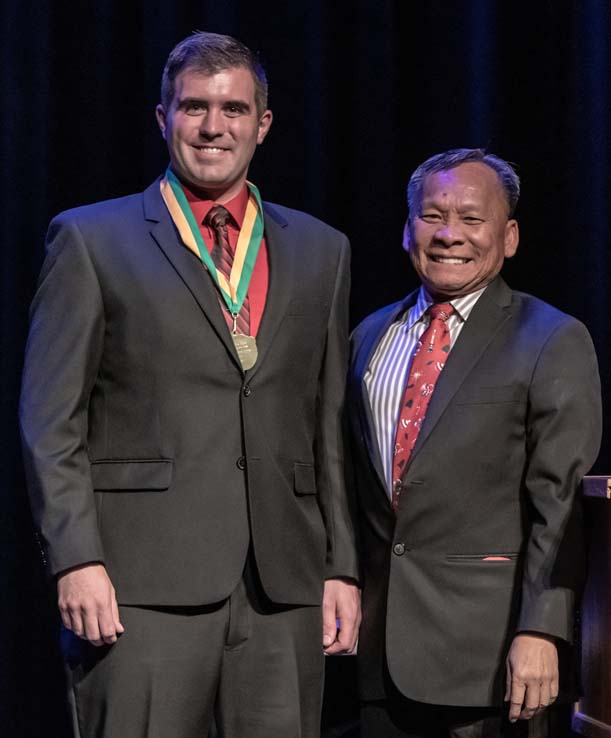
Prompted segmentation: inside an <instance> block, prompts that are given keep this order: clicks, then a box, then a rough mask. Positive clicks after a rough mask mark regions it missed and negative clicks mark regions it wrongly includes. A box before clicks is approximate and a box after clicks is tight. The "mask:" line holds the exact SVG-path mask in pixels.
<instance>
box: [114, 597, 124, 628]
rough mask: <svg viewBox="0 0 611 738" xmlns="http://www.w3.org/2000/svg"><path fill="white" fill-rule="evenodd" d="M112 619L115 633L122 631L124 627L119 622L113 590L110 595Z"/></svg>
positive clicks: (117, 607) (117, 606)
mask: <svg viewBox="0 0 611 738" xmlns="http://www.w3.org/2000/svg"><path fill="white" fill-rule="evenodd" d="M111 607H112V619H113V621H114V628H115V632H116V633H124V632H125V628H124V627H123V625H122V624H121V619H120V617H119V605H118V604H117V598H116V597H115V594H114V592H113V595H112V604H111Z"/></svg>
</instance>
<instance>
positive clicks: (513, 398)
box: [455, 384, 526, 405]
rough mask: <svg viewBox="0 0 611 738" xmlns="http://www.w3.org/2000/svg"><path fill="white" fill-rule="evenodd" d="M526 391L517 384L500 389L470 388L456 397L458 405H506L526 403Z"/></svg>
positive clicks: (499, 387) (500, 387) (503, 386)
mask: <svg viewBox="0 0 611 738" xmlns="http://www.w3.org/2000/svg"><path fill="white" fill-rule="evenodd" d="M525 401H526V396H525V392H524V390H523V389H522V388H521V387H520V386H519V385H517V384H507V385H502V386H498V387H469V388H467V389H464V390H461V391H460V392H459V393H458V394H457V395H456V400H455V403H456V405H504V404H507V403H520V402H525Z"/></svg>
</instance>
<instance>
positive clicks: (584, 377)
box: [348, 278, 601, 706]
mask: <svg viewBox="0 0 611 738" xmlns="http://www.w3.org/2000/svg"><path fill="white" fill-rule="evenodd" d="M415 299H416V293H414V294H412V295H410V296H409V297H408V298H407V299H406V300H405V301H403V302H402V303H397V304H395V305H390V306H389V307H386V308H384V309H382V310H380V311H379V312H377V313H375V314H373V315H371V316H370V317H369V318H367V319H366V320H365V321H364V322H363V323H362V324H361V325H360V326H359V327H358V328H357V329H356V331H355V332H354V336H353V355H352V367H351V373H350V379H349V395H348V397H349V400H348V408H349V412H350V416H351V436H352V445H353V449H354V451H353V455H354V470H355V475H354V476H355V485H356V488H357V490H358V493H359V508H360V527H361V534H362V549H363V551H362V561H363V564H362V566H363V582H364V591H363V625H362V628H361V636H360V641H359V666H360V670H359V671H360V677H361V689H362V694H363V696H364V697H365V698H367V699H378V698H382V697H383V696H384V695H385V676H384V674H385V670H386V667H387V668H388V673H389V675H390V678H391V679H392V681H393V682H394V684H395V685H396V687H397V688H398V689H399V690H400V691H401V692H402V693H403V694H405V695H406V696H407V697H409V698H411V699H413V700H418V701H422V702H427V703H432V704H443V705H474V706H484V705H492V704H500V703H501V702H502V699H503V688H504V681H503V680H504V661H505V657H506V654H507V650H508V646H509V644H510V642H511V639H512V638H513V636H514V635H515V633H516V632H517V631H536V632H540V633H545V634H549V635H552V636H555V637H557V638H559V639H564V640H566V641H568V640H570V639H571V635H572V619H573V607H574V602H575V593H576V592H577V591H578V590H579V588H580V583H581V577H582V570H581V567H580V565H579V563H580V561H581V559H580V555H579V554H580V551H579V547H578V541H579V530H578V525H577V523H578V511H577V510H576V508H575V500H576V493H577V491H578V489H579V484H580V481H581V478H582V476H583V475H584V474H585V473H586V472H587V471H588V469H589V468H590V466H591V465H592V463H593V462H594V460H595V458H596V455H597V453H598V448H599V442H600V432H601V409H600V386H599V377H598V370H597V363H596V358H595V355H594V350H593V347H592V342H591V340H590V337H589V335H588V332H587V331H586V329H585V327H584V326H583V325H582V324H581V323H579V322H578V321H577V320H575V319H574V318H571V317H570V316H568V315H565V314H563V313H561V312H559V311H558V310H556V309H554V308H552V307H550V306H549V305H546V304H545V303H543V302H541V301H540V300H537V299H535V298H533V297H531V296H529V295H524V294H521V293H518V292H512V291H511V290H510V289H509V288H508V287H507V285H506V284H505V283H504V282H503V280H502V279H500V278H497V279H496V280H495V281H493V282H492V283H491V284H490V285H489V286H488V288H487V289H486V291H485V292H484V293H483V295H482V296H481V298H480V299H479V301H478V302H477V304H476V305H475V307H474V309H473V311H472V313H471V315H470V317H469V319H468V320H467V322H466V324H465V326H464V327H463V330H462V332H461V334H460V336H459V338H458V340H457V342H456V344H455V346H454V347H453V349H452V351H451V353H450V355H449V358H448V361H447V362H446V365H445V368H444V370H443V372H442V374H441V376H440V378H439V380H438V383H437V386H436V389H435V392H434V394H433V397H432V399H431V402H430V405H429V409H428V413H427V416H426V420H425V423H424V425H423V427H422V430H421V433H420V435H419V437H418V440H417V442H416V446H415V448H414V451H413V453H412V456H411V459H410V461H409V465H408V466H407V468H406V470H405V474H404V477H403V481H404V485H405V491H404V492H403V496H402V498H401V503H400V507H399V510H398V514H397V516H395V515H394V513H393V511H392V509H391V507H390V502H389V499H388V496H387V493H386V490H385V487H384V482H383V473H382V465H381V460H380V457H379V452H378V446H377V441H376V438H375V431H374V429H373V426H372V418H371V409H370V405H369V399H368V396H367V390H366V387H365V385H364V382H363V375H364V372H365V370H366V368H367V365H368V363H369V361H370V359H371V357H372V355H373V352H374V351H375V348H376V346H377V345H378V343H379V341H380V339H381V337H382V336H383V335H384V333H385V331H386V329H387V328H388V326H389V325H390V324H391V323H392V322H393V321H394V320H395V319H396V318H397V316H398V315H399V314H400V313H401V312H402V311H404V310H405V309H406V308H407V307H408V306H410V305H411V304H413V302H414V301H415ZM573 545H575V546H577V547H576V548H575V549H574V550H572V549H571V546H573ZM495 555H497V556H502V557H503V558H505V559H508V560H501V561H484V560H483V559H484V558H485V557H488V556H495Z"/></svg>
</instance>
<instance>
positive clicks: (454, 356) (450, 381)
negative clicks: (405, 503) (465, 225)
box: [406, 277, 511, 468]
mask: <svg viewBox="0 0 611 738" xmlns="http://www.w3.org/2000/svg"><path fill="white" fill-rule="evenodd" d="M510 304H511V290H510V289H509V287H508V286H507V285H506V284H505V282H504V281H503V280H502V279H501V278H500V277H497V279H495V280H494V281H493V282H491V284H490V285H489V286H488V288H487V289H486V291H485V292H484V293H483V294H482V296H481V297H480V299H479V300H478V301H477V303H476V304H475V307H474V308H473V310H472V312H471V314H470V315H469V318H468V320H467V322H466V323H465V325H464V326H463V329H462V331H461V333H460V336H459V337H458V339H457V341H456V344H455V345H454V347H453V348H452V351H451V352H450V355H449V357H448V360H447V362H446V365H445V367H444V369H443V371H442V373H441V376H440V377H439V379H438V380H437V384H436V386H435V391H434V392H433V396H432V397H431V402H430V404H429V406H428V409H427V413H426V419H425V421H424V424H423V426H422V430H421V431H420V434H419V435H418V438H417V440H416V445H415V446H414V449H413V451H412V453H411V456H410V459H409V463H408V465H407V467H406V468H409V466H410V465H411V463H412V462H413V460H414V458H415V457H416V456H417V455H418V452H419V451H420V449H421V448H422V447H423V446H424V444H425V443H426V440H427V438H428V437H429V435H430V434H431V432H432V430H433V429H434V428H435V426H436V425H437V422H438V421H439V419H440V418H441V416H442V414H443V412H444V410H445V409H446V407H447V406H448V403H449V402H450V401H451V400H452V398H453V397H454V395H455V394H456V392H457V391H458V389H459V388H460V386H461V385H462V383H463V382H464V381H465V379H466V378H467V376H468V374H469V372H470V371H471V369H472V368H473V367H474V366H475V364H476V363H477V362H478V361H479V359H480V357H481V356H482V354H483V353H484V351H485V350H486V348H487V347H488V346H489V344H490V342H491V341H492V339H493V338H494V337H495V335H496V334H497V333H498V331H499V330H500V329H501V327H502V326H503V324H504V323H505V322H506V321H507V320H509V319H510V317H511V313H510V310H509V306H510Z"/></svg>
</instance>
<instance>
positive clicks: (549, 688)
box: [505, 633, 558, 723]
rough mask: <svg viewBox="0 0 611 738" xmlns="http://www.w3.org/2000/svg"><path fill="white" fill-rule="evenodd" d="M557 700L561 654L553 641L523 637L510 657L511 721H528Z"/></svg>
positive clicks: (508, 698)
mask: <svg viewBox="0 0 611 738" xmlns="http://www.w3.org/2000/svg"><path fill="white" fill-rule="evenodd" d="M557 696H558V651H557V649H556V646H555V645H554V642H553V639H551V638H549V637H547V636H544V635H534V634H531V633H520V634H519V635H517V636H516V637H515V638H514V639H513V643H512V644H511V648H510V649H509V655H508V656H507V690H506V692H505V701H506V702H507V701H509V720H510V721H511V722H512V723H515V721H516V720H517V719H518V718H521V719H522V720H529V719H530V718H531V717H533V715H536V714H537V713H539V712H541V710H544V709H545V708H546V707H547V706H548V705H551V704H552V702H553V701H554V700H555V699H556V697H557Z"/></svg>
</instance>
